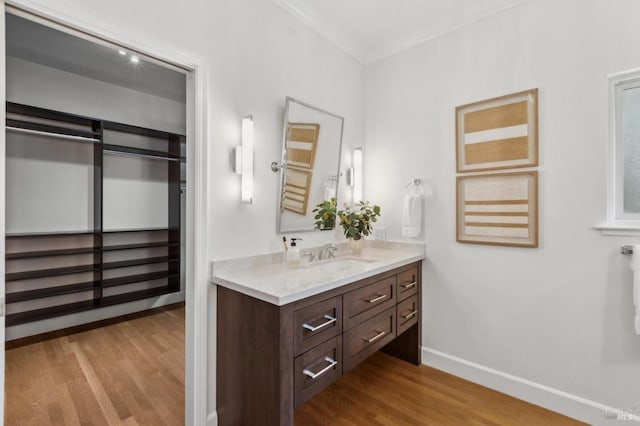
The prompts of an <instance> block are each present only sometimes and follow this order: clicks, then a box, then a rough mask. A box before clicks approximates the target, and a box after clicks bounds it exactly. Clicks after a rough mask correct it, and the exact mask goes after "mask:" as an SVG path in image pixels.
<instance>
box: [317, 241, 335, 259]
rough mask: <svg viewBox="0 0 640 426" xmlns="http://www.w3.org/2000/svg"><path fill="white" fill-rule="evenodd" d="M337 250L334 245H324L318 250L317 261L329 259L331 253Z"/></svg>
mask: <svg viewBox="0 0 640 426" xmlns="http://www.w3.org/2000/svg"><path fill="white" fill-rule="evenodd" d="M336 250H338V247H337V246H336V245H335V244H325V245H324V246H322V248H321V249H320V253H319V254H318V260H325V259H331V258H332V257H333V253H334V252H335V251H336Z"/></svg>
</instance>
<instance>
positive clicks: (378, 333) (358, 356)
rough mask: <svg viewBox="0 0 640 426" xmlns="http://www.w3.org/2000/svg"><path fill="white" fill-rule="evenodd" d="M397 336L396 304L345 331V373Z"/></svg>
mask: <svg viewBox="0 0 640 426" xmlns="http://www.w3.org/2000/svg"><path fill="white" fill-rule="evenodd" d="M395 337H396V307H395V305H394V306H393V307H392V308H391V309H388V310H386V311H384V312H382V313H381V314H379V315H377V316H375V317H373V318H371V319H370V320H368V321H366V322H364V323H362V324H360V325H359V326H357V327H354V328H352V329H351V330H349V331H347V332H345V333H344V366H343V373H346V372H347V371H350V370H351V369H352V368H353V367H355V366H356V365H358V364H359V363H361V362H362V361H364V360H365V359H367V358H368V357H369V356H370V355H371V354H373V353H374V352H375V351H377V350H378V349H380V348H382V347H383V346H384V345H386V344H387V343H389V342H390V341H392V340H393V339H394V338H395Z"/></svg>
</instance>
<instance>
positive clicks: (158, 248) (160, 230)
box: [4, 10, 193, 424]
mask: <svg viewBox="0 0 640 426" xmlns="http://www.w3.org/2000/svg"><path fill="white" fill-rule="evenodd" d="M5 25H6V34H5V37H6V46H5V49H6V56H5V61H6V88H7V90H6V111H7V115H6V118H7V121H6V134H5V143H6V159H5V161H6V169H5V179H6V188H7V190H6V194H5V195H6V204H5V215H6V234H5V237H6V253H7V254H6V258H5V268H6V275H5V281H6V282H5V289H6V297H7V316H6V329H5V330H4V331H5V335H6V340H7V341H8V348H10V349H9V351H8V352H7V353H6V354H5V355H6V357H7V358H6V360H7V362H6V365H7V369H6V373H7V374H6V385H7V400H6V418H7V419H8V424H12V421H11V420H10V419H11V417H10V416H12V415H13V414H12V413H13V411H12V410H14V408H16V407H17V411H16V412H18V413H19V412H20V409H19V407H20V402H19V398H18V399H17V400H16V401H13V400H11V399H10V398H12V395H16V396H18V394H19V392H16V389H12V383H15V382H14V381H13V378H10V374H12V371H13V369H14V367H12V366H17V365H18V364H12V363H13V360H14V359H15V360H16V362H18V361H20V362H26V359H27V358H28V356H25V354H28V350H29V348H30V347H31V348H35V347H36V346H31V345H41V346H40V347H39V349H36V351H35V352H38V351H40V350H42V351H43V352H42V353H44V354H45V355H46V356H45V357H44V358H40V359H39V361H38V368H37V369H35V368H15V369H16V370H17V371H20V375H21V376H22V377H21V378H20V380H21V382H20V383H24V379H25V377H24V372H25V371H33V374H36V375H38V376H39V377H40V378H43V377H44V376H45V375H46V372H45V366H44V365H43V360H50V361H53V363H54V364H55V363H56V362H58V363H59V364H55V365H54V366H53V367H52V370H50V371H49V373H48V374H49V377H53V378H55V379H56V380H55V383H57V384H58V385H59V386H58V388H57V390H56V391H55V392H52V388H51V387H48V386H45V387H44V389H40V390H45V395H46V396H42V398H46V401H47V403H46V404H44V402H43V404H44V405H43V406H47V407H49V408H50V409H48V410H44V411H46V413H44V415H48V416H53V417H55V416H57V415H59V414H60V410H59V409H60V407H64V404H65V401H67V402H68V398H69V396H70V395H71V398H72V399H73V395H72V392H75V391H77V390H78V389H75V390H74V389H73V388H72V387H69V386H62V385H61V384H63V383H66V382H65V380H64V375H65V374H72V377H75V378H76V379H77V378H78V377H77V376H73V375H74V374H80V373H82V375H83V376H84V379H85V380H86V384H87V386H88V387H86V388H85V390H86V389H89V390H91V393H92V394H93V397H94V400H95V401H94V402H95V403H97V404H98V406H99V407H100V409H101V410H102V412H103V415H104V417H105V419H107V420H109V419H110V420H114V418H113V416H116V415H117V416H118V418H119V419H120V421H127V419H129V418H131V419H133V420H135V419H136V416H152V415H153V414H150V413H149V412H148V410H145V407H148V406H153V405H156V406H158V405H162V404H161V403H159V400H157V399H156V401H152V400H148V401H146V403H145V401H144V400H140V398H131V396H132V395H133V396H136V392H137V391H136V390H135V388H137V389H138V391H140V390H141V389H142V388H144V387H145V386H151V387H150V388H149V389H155V390H156V391H157V392H156V393H157V395H156V397H160V396H162V395H165V396H168V399H169V400H172V401H174V403H167V404H166V405H164V407H165V412H164V413H163V414H162V416H163V417H166V415H167V413H169V414H170V415H171V417H174V418H175V419H176V421H177V422H179V423H180V422H181V421H184V418H185V416H184V405H185V404H184V395H185V382H188V381H189V378H186V379H185V350H184V341H185V330H184V327H185V319H184V317H185V310H184V302H185V298H186V295H187V293H188V289H187V283H186V277H187V269H188V268H187V267H186V265H187V264H190V263H191V262H192V261H191V260H190V259H187V258H186V252H187V250H186V239H187V232H186V229H187V221H186V219H187V217H188V212H187V208H188V207H187V206H188V204H189V202H188V199H187V192H188V191H187V190H186V188H187V183H188V182H187V166H188V163H187V157H188V155H187V151H188V149H187V145H188V144H189V143H190V142H191V141H190V140H189V138H188V137H187V135H188V134H190V133H191V134H193V129H187V127H188V125H189V124H188V123H189V118H188V117H187V115H188V113H187V111H188V109H189V108H188V105H187V104H188V98H189V96H188V94H187V91H188V86H189V85H188V79H189V73H190V72H191V71H190V70H188V69H185V68H183V67H180V66H178V65H175V64H170V63H167V62H165V61H162V60H158V59H156V58H154V57H152V56H147V55H143V54H141V53H139V52H137V51H136V50H134V49H130V48H128V47H126V46H122V45H118V44H113V43H110V42H106V41H105V40H103V39H100V38H95V37H92V36H88V35H87V34H86V33H84V32H82V31H75V30H73V29H70V28H68V27H66V26H61V25H57V24H55V23H53V22H48V21H47V20H43V19H41V18H38V17H35V16H32V15H30V14H28V13H25V12H22V11H19V10H10V11H9V12H8V13H7V14H6V15H5ZM191 98H193V95H191ZM188 130H189V131H188ZM190 227H192V225H190ZM187 305H188V301H187ZM187 309H188V306H187ZM135 335H139V336H140V337H141V339H138V340H137V341H136V339H135ZM54 337H55V338H62V339H63V341H64V343H65V344H66V345H67V346H64V345H62V342H63V341H60V340H55V339H52V338H54ZM107 337H109V338H114V337H116V338H118V339H119V340H116V341H109V340H108V339H107ZM123 339H124V340H129V342H125V341H124V340H123ZM107 342H109V343H107ZM127 344H130V345H131V346H126V345H127ZM118 346H120V348H118ZM176 346H179V347H180V346H181V349H179V350H178V351H177V352H176ZM53 347H56V348H58V349H60V348H62V347H64V349H62V350H61V352H59V353H57V354H55V351H53V350H51V348H53ZM143 348H144V350H142V349H143ZM151 349H155V350H157V351H158V354H156V355H155V356H154V355H153V352H151ZM14 350H15V351H17V352H16V354H18V352H20V354H19V356H15V357H13V355H12V354H13V353H12V352H11V351H14ZM108 350H112V351H114V352H113V353H112V355H114V358H112V359H111V361H109V357H108V356H106V355H107V352H108ZM25 351H26V352H25ZM136 351H137V353H139V354H144V355H142V356H141V357H140V358H139V359H138V360H135V359H133V358H134V357H133V356H132V357H129V358H131V359H127V358H126V357H122V355H123V354H129V355H133V354H134V353H135V352H136ZM42 353H41V354H36V355H35V357H34V359H38V357H39V356H40V355H42ZM179 354H182V355H181V356H180V355H179ZM32 355H33V354H32ZM93 355H96V358H95V359H93V358H92V356H93ZM150 357H153V358H155V359H161V360H162V362H161V363H160V364H159V365H156V366H155V367H153V368H151V365H150V364H149V363H148V362H145V360H147V361H148V360H149V359H150ZM123 359H124V361H122V360H123ZM116 360H118V361H116ZM122 363H124V364H122ZM56 365H57V366H58V367H60V366H62V368H63V370H59V369H58V370H56ZM177 365H178V366H179V367H178V368H176V366H177ZM74 366H76V367H77V368H74ZM127 366H128V369H129V372H128V373H127V376H128V377H129V384H130V385H131V384H133V385H135V386H134V388H129V389H128V390H123V389H124V388H122V389H120V390H123V391H122V392H121V393H122V394H123V395H129V399H128V400H127V399H126V398H125V397H124V396H123V397H122V398H121V399H118V398H117V397H116V394H118V392H117V390H116V389H117V387H118V386H123V385H122V382H125V381H126V379H124V378H123V379H118V378H117V377H116V378H115V380H116V382H117V383H118V384H117V385H116V384H114V383H109V382H107V381H105V382H100V380H102V379H105V378H108V376H109V375H110V374H111V375H113V376H115V373H116V372H119V373H122V372H125V371H126V370H127ZM163 368H165V369H164V370H163ZM158 371H162V373H161V374H160V375H164V378H165V379H166V380H165V382H163V383H165V384H170V385H171V386H168V387H166V389H164V390H162V391H160V389H161V388H162V385H161V384H159V383H158V382H156V383H155V385H154V384H153V381H152V380H150V381H147V380H146V379H145V374H146V373H149V374H151V376H153V374H155V375H156V376H157V375H158ZM168 371H171V372H170V373H169V372H168ZM176 371H179V373H176ZM145 372H146V373H145ZM27 381H28V378H27ZM81 381H82V380H81ZM81 381H80V382H81ZM76 382H77V380H76ZM36 391H37V389H31V390H29V391H27V392H36ZM143 394H144V392H143ZM160 394H162V395H160ZM158 395H160V396H158ZM22 396H24V395H22ZM34 397H36V398H38V397H39V396H37V394H36V393H32V394H31V401H33V398H34ZM56 398H58V399H57V400H56ZM42 401H44V400H42ZM132 401H135V402H132ZM176 401H177V402H178V404H177V405H176V403H175V402H176ZM180 402H181V404H180ZM86 404H89V405H90V404H92V402H87V403H86ZM85 406H86V405H85ZM180 406H181V407H182V408H180ZM56 407H57V408H56ZM138 409H142V410H140V413H138V412H137V411H136V410H138ZM180 409H181V410H182V412H180V413H176V411H180ZM167 410H168V411H167ZM32 411H33V410H32ZM81 411H82V410H79V412H76V414H75V415H77V416H82V415H83V414H82V412H81ZM63 412H64V411H63ZM42 414H43V413H39V415H42ZM19 415H20V417H21V418H22V419H23V420H24V419H25V417H24V413H20V414H19ZM71 415H72V414H71ZM133 420H131V421H133ZM180 420H181V421H180ZM96 421H97V420H96V419H93V422H94V423H95V422H96ZM89 423H91V421H90V422H89ZM107 423H108V421H107ZM43 424H46V422H45V423H43Z"/></svg>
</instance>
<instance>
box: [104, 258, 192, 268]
mask: <svg viewBox="0 0 640 426" xmlns="http://www.w3.org/2000/svg"><path fill="white" fill-rule="evenodd" d="M179 261H180V258H179V257H177V256H176V257H169V256H159V257H147V258H144V259H133V260H121V261H118V262H109V263H103V264H102V269H115V268H128V267H130V266H140V265H150V264H153V263H166V262H179Z"/></svg>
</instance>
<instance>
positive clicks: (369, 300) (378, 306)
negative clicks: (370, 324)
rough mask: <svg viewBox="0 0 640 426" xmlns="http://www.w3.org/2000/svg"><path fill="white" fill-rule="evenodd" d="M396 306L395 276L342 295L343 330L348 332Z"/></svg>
mask: <svg viewBox="0 0 640 426" xmlns="http://www.w3.org/2000/svg"><path fill="white" fill-rule="evenodd" d="M395 304H396V276H395V275H394V276H391V277H389V278H385V279H383V280H380V281H376V282H374V283H372V284H369V285H367V286H364V287H361V288H359V289H356V290H353V291H350V292H349V293H346V294H345V295H344V328H345V330H348V329H350V328H352V327H354V326H356V325H358V324H360V323H362V322H364V321H366V320H368V319H369V318H372V317H374V316H376V315H377V314H379V313H380V312H382V311H385V310H387V309H389V308H391V307H392V306H395Z"/></svg>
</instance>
